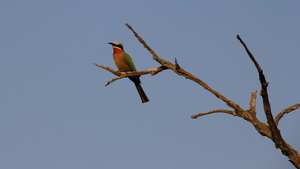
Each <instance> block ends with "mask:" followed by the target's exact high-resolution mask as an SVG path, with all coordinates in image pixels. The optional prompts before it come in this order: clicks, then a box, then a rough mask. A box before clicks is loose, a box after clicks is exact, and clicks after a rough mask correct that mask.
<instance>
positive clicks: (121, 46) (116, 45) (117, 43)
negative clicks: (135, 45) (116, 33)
mask: <svg viewBox="0 0 300 169" xmlns="http://www.w3.org/2000/svg"><path fill="white" fill-rule="evenodd" d="M108 44H111V45H112V47H113V48H114V49H120V50H124V48H123V45H122V43H119V42H109V43H108Z"/></svg>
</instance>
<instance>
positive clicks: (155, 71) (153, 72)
mask: <svg viewBox="0 0 300 169" xmlns="http://www.w3.org/2000/svg"><path fill="white" fill-rule="evenodd" d="M94 65H96V66H98V67H101V68H102V69H105V70H107V71H109V72H111V73H113V74H114V75H116V76H118V77H116V78H113V79H112V80H110V81H108V82H107V84H106V85H105V86H108V85H109V84H111V83H112V82H114V81H116V80H119V79H122V78H124V77H129V76H141V75H146V74H151V75H152V76H154V75H156V74H158V73H159V72H161V71H163V70H166V68H165V67H164V66H160V67H157V68H153V69H148V70H143V71H136V72H120V71H117V70H114V69H112V68H110V67H108V66H102V65H98V64H97V63H94Z"/></svg>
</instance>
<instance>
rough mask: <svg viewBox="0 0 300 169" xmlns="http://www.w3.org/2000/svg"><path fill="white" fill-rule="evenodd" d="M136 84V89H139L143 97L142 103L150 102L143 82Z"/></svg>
mask: <svg viewBox="0 0 300 169" xmlns="http://www.w3.org/2000/svg"><path fill="white" fill-rule="evenodd" d="M134 84H135V87H136V90H137V91H138V93H139V95H140V97H141V100H142V103H146V102H149V101H150V100H149V99H148V97H147V95H146V93H145V92H144V90H143V88H142V86H141V84H140V83H134Z"/></svg>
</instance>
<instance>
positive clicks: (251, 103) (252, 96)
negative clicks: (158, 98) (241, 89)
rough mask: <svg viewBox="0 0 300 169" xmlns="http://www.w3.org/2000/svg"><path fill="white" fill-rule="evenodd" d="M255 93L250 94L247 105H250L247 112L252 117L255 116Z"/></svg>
mask: <svg viewBox="0 0 300 169" xmlns="http://www.w3.org/2000/svg"><path fill="white" fill-rule="evenodd" d="M256 93H257V91H256V90H255V91H254V92H252V93H251V97H250V103H249V104H250V107H249V112H250V113H251V114H253V115H254V116H256Z"/></svg>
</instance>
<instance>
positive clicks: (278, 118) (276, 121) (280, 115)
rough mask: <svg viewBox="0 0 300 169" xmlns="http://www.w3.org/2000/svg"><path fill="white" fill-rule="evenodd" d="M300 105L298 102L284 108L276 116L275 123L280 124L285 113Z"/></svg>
mask: <svg viewBox="0 0 300 169" xmlns="http://www.w3.org/2000/svg"><path fill="white" fill-rule="evenodd" d="M299 107H300V104H299V103H297V104H295V105H292V106H290V107H288V108H286V109H284V110H282V111H281V112H280V113H278V115H277V116H276V117H275V120H274V121H275V124H276V125H278V123H279V120H280V119H281V118H282V117H283V116H284V115H285V114H288V113H290V112H291V111H294V110H296V109H298V108H299Z"/></svg>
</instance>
